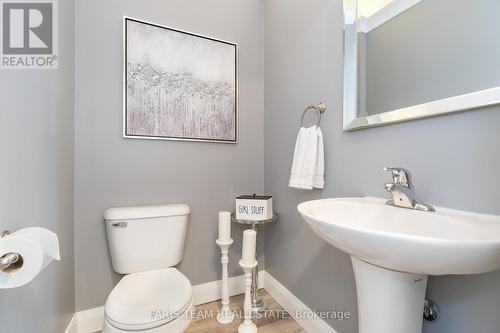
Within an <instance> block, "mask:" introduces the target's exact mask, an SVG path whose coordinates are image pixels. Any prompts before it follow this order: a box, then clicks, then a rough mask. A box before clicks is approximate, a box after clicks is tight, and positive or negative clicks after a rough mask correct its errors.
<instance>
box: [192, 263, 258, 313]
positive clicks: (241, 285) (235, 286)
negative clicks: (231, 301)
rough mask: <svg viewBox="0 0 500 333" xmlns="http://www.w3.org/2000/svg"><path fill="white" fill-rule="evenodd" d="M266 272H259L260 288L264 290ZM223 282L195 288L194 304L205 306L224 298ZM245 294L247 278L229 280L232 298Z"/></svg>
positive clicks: (213, 282) (204, 284)
mask: <svg viewBox="0 0 500 333" xmlns="http://www.w3.org/2000/svg"><path fill="white" fill-rule="evenodd" d="M265 276H266V272H265V271H260V272H259V281H258V286H259V289H260V288H264V281H265ZM221 290H222V281H221V280H218V281H212V282H207V283H203V284H199V285H196V286H194V287H193V295H194V302H195V304H196V305H199V304H205V303H208V302H213V301H217V300H219V299H221V298H222V295H221ZM244 292H245V276H244V275H240V276H234V277H232V278H229V294H230V296H234V295H239V294H243V293H244Z"/></svg>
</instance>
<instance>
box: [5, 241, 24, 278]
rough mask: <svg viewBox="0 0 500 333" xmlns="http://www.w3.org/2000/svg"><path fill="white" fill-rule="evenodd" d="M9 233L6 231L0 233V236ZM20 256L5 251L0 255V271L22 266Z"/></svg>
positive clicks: (9, 270)
mask: <svg viewBox="0 0 500 333" xmlns="http://www.w3.org/2000/svg"><path fill="white" fill-rule="evenodd" d="M8 234H10V232H8V231H3V232H2V233H0V238H4V237H5V236H7V235H8ZM22 261H23V259H22V257H21V256H20V255H19V253H7V254H4V255H3V256H1V257H0V271H4V272H11V271H13V270H16V269H18V268H20V267H21V266H22Z"/></svg>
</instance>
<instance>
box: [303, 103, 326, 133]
mask: <svg viewBox="0 0 500 333" xmlns="http://www.w3.org/2000/svg"><path fill="white" fill-rule="evenodd" d="M309 110H314V111H316V112H317V113H318V121H317V122H316V128H318V127H319V124H320V123H321V114H322V113H323V112H325V110H326V105H325V103H319V104H318V105H317V106H316V105H309V106H308V107H307V108H306V109H305V110H304V112H303V113H302V117H301V118H300V127H304V117H305V116H306V113H307V111H309Z"/></svg>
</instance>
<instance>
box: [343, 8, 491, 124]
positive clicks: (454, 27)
mask: <svg viewBox="0 0 500 333" xmlns="http://www.w3.org/2000/svg"><path fill="white" fill-rule="evenodd" d="M498 13H500V1H498V0H474V1H472V0H344V124H343V125H344V130H345V131H352V130H356V129H362V128H367V127H373V126H381V125H388V124H392V123H398V122H403V121H408V120H413V119H419V118H425V117H432V116H437V115H443V114H447V113H452V112H458V111H465V110H472V109H477V108H481V107H485V106H491V105H495V104H500V38H499V37H498V36H499V35H500V20H499V19H498Z"/></svg>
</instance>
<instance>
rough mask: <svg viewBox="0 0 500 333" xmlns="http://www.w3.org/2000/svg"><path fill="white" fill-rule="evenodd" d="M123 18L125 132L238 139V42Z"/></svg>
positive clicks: (172, 137)
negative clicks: (234, 42)
mask: <svg viewBox="0 0 500 333" xmlns="http://www.w3.org/2000/svg"><path fill="white" fill-rule="evenodd" d="M124 20H125V22H124V28H125V53H124V55H125V61H124V63H125V74H124V81H125V82H124V137H126V138H146V139H168V140H190V141H215V142H230V143H235V142H236V141H237V69H236V66H237V61H236V59H237V57H236V45H235V44H232V43H228V42H224V41H220V40H216V39H212V38H208V37H203V36H198V35H194V34H191V33H187V32H183V31H178V30H174V29H170V28H166V27H163V26H159V25H155V24H151V23H146V22H143V21H138V20H135V19H131V18H125V19H124Z"/></svg>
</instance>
